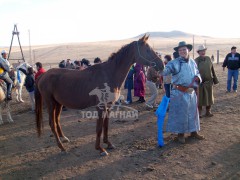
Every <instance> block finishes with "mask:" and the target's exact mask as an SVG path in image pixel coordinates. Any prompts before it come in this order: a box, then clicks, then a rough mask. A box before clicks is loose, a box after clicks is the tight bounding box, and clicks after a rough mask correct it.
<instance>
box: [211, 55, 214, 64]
mask: <svg viewBox="0 0 240 180" xmlns="http://www.w3.org/2000/svg"><path fill="white" fill-rule="evenodd" d="M211 61H212V62H214V55H213V54H212V56H211Z"/></svg>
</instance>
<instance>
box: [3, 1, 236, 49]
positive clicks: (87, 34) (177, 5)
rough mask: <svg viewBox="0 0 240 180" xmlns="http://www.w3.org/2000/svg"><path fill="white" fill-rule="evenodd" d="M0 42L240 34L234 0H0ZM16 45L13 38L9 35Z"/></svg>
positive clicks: (7, 44) (41, 42) (4, 43)
mask: <svg viewBox="0 0 240 180" xmlns="http://www.w3.org/2000/svg"><path fill="white" fill-rule="evenodd" d="M0 7H1V8H0V20H1V26H0V27H1V28H0V46H9V45H10V41H11V36H12V34H11V32H12V30H13V25H14V24H15V23H17V25H18V30H19V31H20V40H21V43H22V44H23V45H28V42H29V38H28V30H30V34H31V44H32V45H38V44H55V43H70V42H89V41H101V40H118V39H126V38H130V37H134V36H137V35H139V34H141V33H144V32H149V31H172V30H180V31H184V32H188V33H193V34H198V35H206V36H213V37H227V38H228V37H229V38H239V37H240V30H239V22H240V21H239V20H240V19H239V17H240V1H239V0H228V1H226V0H221V1H214V0H201V1H196V0H146V1H145V0H0ZM14 42H15V44H16V43H17V38H16V39H14Z"/></svg>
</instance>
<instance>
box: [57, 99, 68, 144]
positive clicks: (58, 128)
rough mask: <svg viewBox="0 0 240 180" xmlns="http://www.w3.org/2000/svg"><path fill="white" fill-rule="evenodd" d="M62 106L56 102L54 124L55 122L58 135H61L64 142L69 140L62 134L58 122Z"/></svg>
mask: <svg viewBox="0 0 240 180" xmlns="http://www.w3.org/2000/svg"><path fill="white" fill-rule="evenodd" d="M62 107H63V106H62V105H61V104H59V103H57V105H56V111H55V118H56V124H57V132H58V134H59V136H60V137H61V139H62V142H63V143H65V142H70V140H69V139H68V138H67V137H66V136H64V134H63V131H62V127H61V124H60V115H61V112H62Z"/></svg>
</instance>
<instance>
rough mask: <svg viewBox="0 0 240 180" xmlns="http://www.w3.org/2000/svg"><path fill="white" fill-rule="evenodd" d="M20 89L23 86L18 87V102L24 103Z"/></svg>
mask: <svg viewBox="0 0 240 180" xmlns="http://www.w3.org/2000/svg"><path fill="white" fill-rule="evenodd" d="M22 87H23V85H22V84H21V85H20V87H19V101H20V102H24V101H23V100H22Z"/></svg>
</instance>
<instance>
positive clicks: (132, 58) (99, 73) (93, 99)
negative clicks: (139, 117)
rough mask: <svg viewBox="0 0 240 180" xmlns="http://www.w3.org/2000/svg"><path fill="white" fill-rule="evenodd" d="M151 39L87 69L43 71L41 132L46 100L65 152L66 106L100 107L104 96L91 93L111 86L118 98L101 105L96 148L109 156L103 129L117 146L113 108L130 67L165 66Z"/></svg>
mask: <svg viewBox="0 0 240 180" xmlns="http://www.w3.org/2000/svg"><path fill="white" fill-rule="evenodd" d="M147 40H148V36H146V35H145V36H143V37H142V38H141V39H139V40H138V41H133V42H132V43H130V44H127V45H125V46H123V47H122V48H121V49H120V50H119V51H118V52H117V53H113V54H112V55H111V56H110V57H109V59H108V61H106V62H104V63H101V64H97V65H94V66H91V67H89V68H87V69H85V70H83V71H76V70H67V69H50V70H49V71H47V72H46V73H45V74H43V75H42V76H41V77H40V78H39V79H38V81H37V82H36V91H35V101H36V123H37V130H38V135H39V136H40V135H41V132H42V128H43V124H42V102H43V101H42V99H43V100H44V101H45V103H46V105H47V108H48V113H49V124H50V127H51V130H52V132H53V134H54V135H55V138H56V141H57V145H58V147H59V148H60V149H61V150H62V151H65V148H64V147H63V145H62V142H61V139H60V137H61V138H62V140H63V141H69V140H68V138H67V137H66V136H64V134H63V132H62V129H61V125H60V114H61V111H62V107H63V105H64V106H66V107H68V108H72V109H84V108H87V107H91V106H96V105H98V104H99V103H101V102H100V99H98V97H97V95H90V92H92V91H93V90H94V89H99V90H106V86H108V90H109V91H111V94H113V93H114V98H112V102H110V103H109V102H107V107H104V108H100V107H99V106H97V110H98V116H99V119H98V120H97V127H96V133H97V137H96V144H95V148H96V149H97V150H99V151H100V153H101V155H107V154H108V153H107V151H106V150H105V149H104V148H102V147H101V146H100V138H101V134H102V129H103V142H104V143H106V144H107V145H108V149H112V148H114V146H113V145H112V143H111V142H110V141H109V140H108V124H109V119H108V114H109V111H110V110H109V107H111V104H113V103H114V102H115V101H116V100H117V99H118V98H119V94H120V88H121V86H122V83H123V82H124V80H125V78H126V76H127V73H128V71H129V69H130V67H131V66H132V64H134V63H135V62H137V63H140V64H144V65H148V66H156V65H158V67H159V69H160V70H162V69H163V67H164V66H163V62H162V61H161V60H160V59H159V57H158V56H157V55H156V54H155V52H154V50H153V49H152V48H151V47H150V46H149V45H148V44H147ZM104 88H105V89H104ZM103 99H104V97H103ZM105 105H106V104H105Z"/></svg>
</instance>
